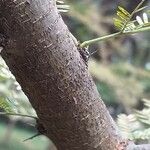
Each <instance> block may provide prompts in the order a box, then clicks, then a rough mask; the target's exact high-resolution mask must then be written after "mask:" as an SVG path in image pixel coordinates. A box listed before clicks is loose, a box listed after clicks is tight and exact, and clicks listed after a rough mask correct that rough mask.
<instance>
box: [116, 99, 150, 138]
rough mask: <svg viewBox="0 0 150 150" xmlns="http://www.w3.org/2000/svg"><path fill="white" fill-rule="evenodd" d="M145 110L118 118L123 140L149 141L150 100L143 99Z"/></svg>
mask: <svg viewBox="0 0 150 150" xmlns="http://www.w3.org/2000/svg"><path fill="white" fill-rule="evenodd" d="M143 102H144V105H145V108H144V109H143V110H141V111H135V114H131V115H128V116H127V115H125V114H121V115H119V116H118V120H117V122H118V126H119V128H120V129H121V131H122V134H123V135H124V137H125V138H128V139H131V140H150V100H146V99H143Z"/></svg>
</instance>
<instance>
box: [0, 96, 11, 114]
mask: <svg viewBox="0 0 150 150" xmlns="http://www.w3.org/2000/svg"><path fill="white" fill-rule="evenodd" d="M0 110H2V111H5V112H6V113H10V112H14V110H13V109H12V105H11V104H10V102H9V101H8V100H7V99H4V97H0Z"/></svg>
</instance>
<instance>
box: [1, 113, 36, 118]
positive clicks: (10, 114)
mask: <svg viewBox="0 0 150 150" xmlns="http://www.w3.org/2000/svg"><path fill="white" fill-rule="evenodd" d="M0 115H9V116H20V117H28V118H33V119H38V118H37V117H36V116H30V115H25V114H18V113H6V112H0Z"/></svg>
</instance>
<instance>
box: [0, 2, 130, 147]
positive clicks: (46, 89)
mask: <svg viewBox="0 0 150 150" xmlns="http://www.w3.org/2000/svg"><path fill="white" fill-rule="evenodd" d="M0 32H1V33H3V34H4V37H5V38H6V40H5V44H3V47H4V49H3V50H2V52H1V55H2V57H3V58H4V60H5V61H6V63H7V65H8V66H9V68H10V70H11V71H12V73H13V74H14V75H15V77H16V79H17V81H18V82H19V83H20V85H21V87H22V89H23V91H24V92H25V94H26V95H27V97H28V98H29V100H30V102H31V104H32V106H33V108H34V109H35V110H36V112H37V115H38V117H39V121H40V123H41V124H42V125H43V126H44V128H45V130H46V132H45V135H46V136H47V137H48V138H50V139H51V140H52V141H53V142H54V143H55V145H56V147H57V148H58V150H124V149H126V146H127V145H128V142H127V141H126V140H124V139H123V138H122V137H121V135H120V133H119V132H118V129H117V127H116V125H115V123H114V121H113V120H112V118H111V117H110V115H109V113H108V111H107V109H106V107H105V105H104V103H103V102H102V100H101V98H100V96H99V93H98V91H97V89H96V86H95V84H94V82H93V80H92V78H91V76H90V74H89V72H88V69H87V67H86V65H85V63H84V61H83V59H82V58H81V56H80V54H79V52H78V49H77V45H76V44H75V42H74V40H73V38H72V35H71V33H70V32H69V30H68V28H67V27H66V25H65V24H64V22H63V20H62V18H61V16H60V15H59V13H58V11H57V8H56V4H55V0H0ZM122 147H123V148H124V149H123V148H122ZM121 148H122V149H121Z"/></svg>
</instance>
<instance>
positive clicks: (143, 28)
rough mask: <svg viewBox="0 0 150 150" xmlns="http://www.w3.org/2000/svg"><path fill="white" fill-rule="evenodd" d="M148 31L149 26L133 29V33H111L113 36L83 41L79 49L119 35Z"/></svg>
mask: <svg viewBox="0 0 150 150" xmlns="http://www.w3.org/2000/svg"><path fill="white" fill-rule="evenodd" d="M148 30H150V26H148V27H141V28H139V29H135V30H133V31H125V32H117V33H113V34H110V35H106V36H102V37H99V38H95V39H92V40H88V41H85V42H83V43H81V45H80V47H86V46H89V45H91V44H93V43H96V42H101V41H104V40H108V39H110V38H114V37H118V36H120V35H128V34H135V33H139V32H144V31H148Z"/></svg>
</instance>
